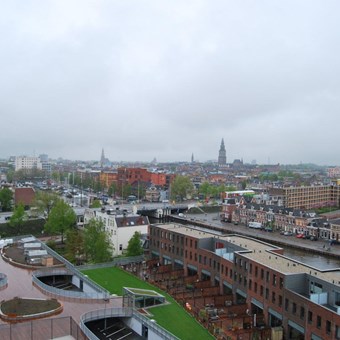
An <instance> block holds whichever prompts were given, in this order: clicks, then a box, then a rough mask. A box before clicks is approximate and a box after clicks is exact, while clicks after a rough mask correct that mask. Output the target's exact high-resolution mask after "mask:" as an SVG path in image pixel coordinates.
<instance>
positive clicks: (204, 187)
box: [198, 182, 211, 198]
mask: <svg viewBox="0 0 340 340" xmlns="http://www.w3.org/2000/svg"><path fill="white" fill-rule="evenodd" d="M210 187H211V185H210V184H209V183H208V182H204V183H202V184H201V185H200V186H199V188H198V191H199V193H200V194H202V195H203V196H204V198H207V197H208V196H209V194H210Z"/></svg>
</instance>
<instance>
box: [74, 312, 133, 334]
mask: <svg viewBox="0 0 340 340" xmlns="http://www.w3.org/2000/svg"><path fill="white" fill-rule="evenodd" d="M132 314H133V312H132V308H105V309H97V310H94V311H91V312H87V313H85V314H83V315H82V316H81V317H80V329H81V330H82V331H83V333H84V334H85V335H86V336H87V337H88V339H90V340H98V337H97V336H96V335H95V334H93V333H92V331H91V330H90V329H89V328H87V326H86V325H85V324H86V323H87V322H90V321H94V320H100V319H105V318H117V317H131V316H132Z"/></svg>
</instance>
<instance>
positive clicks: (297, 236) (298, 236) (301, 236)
mask: <svg viewBox="0 0 340 340" xmlns="http://www.w3.org/2000/svg"><path fill="white" fill-rule="evenodd" d="M303 236H304V234H297V235H296V238H303Z"/></svg>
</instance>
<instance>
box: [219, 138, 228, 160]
mask: <svg viewBox="0 0 340 340" xmlns="http://www.w3.org/2000/svg"><path fill="white" fill-rule="evenodd" d="M226 164H227V156H226V151H225V146H224V139H223V138H222V142H221V146H220V151H219V152H218V165H220V166H221V165H222V166H223V165H226Z"/></svg>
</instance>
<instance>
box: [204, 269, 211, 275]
mask: <svg viewBox="0 0 340 340" xmlns="http://www.w3.org/2000/svg"><path fill="white" fill-rule="evenodd" d="M202 274H204V275H208V276H211V274H210V272H208V271H207V270H205V269H202Z"/></svg>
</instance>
